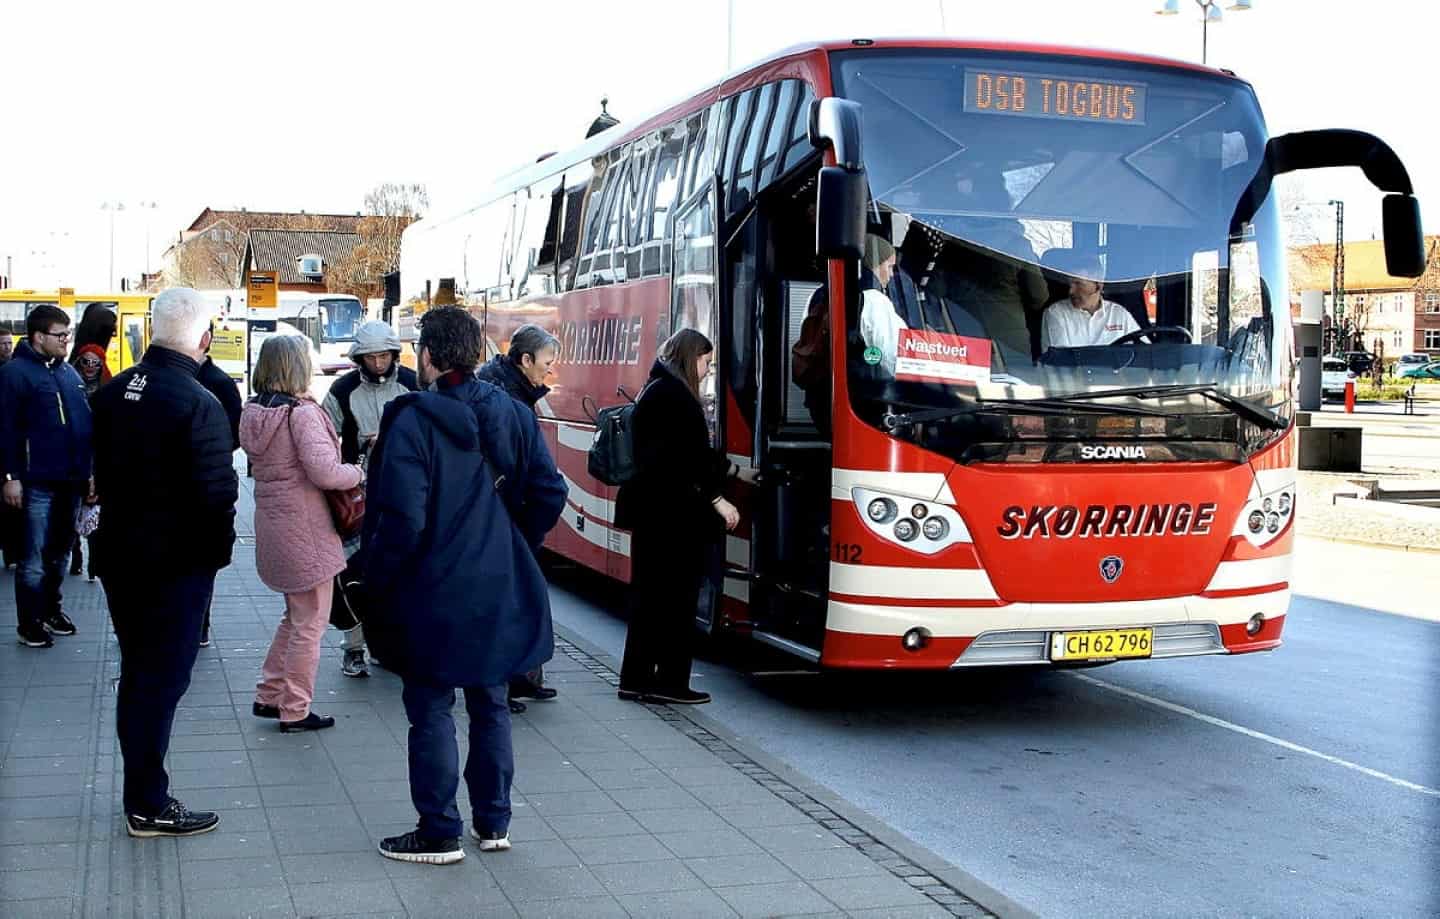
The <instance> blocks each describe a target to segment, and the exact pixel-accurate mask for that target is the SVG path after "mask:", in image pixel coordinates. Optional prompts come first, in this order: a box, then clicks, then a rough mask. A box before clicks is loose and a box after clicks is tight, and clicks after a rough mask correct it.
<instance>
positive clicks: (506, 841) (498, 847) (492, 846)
mask: <svg viewBox="0 0 1440 919" xmlns="http://www.w3.org/2000/svg"><path fill="white" fill-rule="evenodd" d="M470 838H471V839H473V840H475V844H476V845H478V846H479V847H480V851H481V852H508V851H510V837H509V836H508V835H507V836H505V837H503V838H501V839H482V838H481V837H480V834H479V833H477V832H475V828H474V827H471V828H470Z"/></svg>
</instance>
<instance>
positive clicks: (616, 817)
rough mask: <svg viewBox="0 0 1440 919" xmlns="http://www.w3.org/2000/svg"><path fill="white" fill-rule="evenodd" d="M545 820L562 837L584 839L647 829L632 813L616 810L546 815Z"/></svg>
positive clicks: (622, 834)
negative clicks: (605, 812) (602, 812)
mask: <svg viewBox="0 0 1440 919" xmlns="http://www.w3.org/2000/svg"><path fill="white" fill-rule="evenodd" d="M545 822H546V823H548V824H549V825H550V828H551V829H552V830H554V831H555V834H556V835H557V836H559V837H560V838H561V839H566V840H570V839H584V838H586V837H589V836H627V835H633V834H635V833H644V832H645V829H644V828H643V827H642V826H641V825H640V824H639V823H636V822H635V818H634V817H633V816H631V815H630V814H624V813H621V812H620V811H619V810H616V811H615V812H614V813H610V814H572V815H566V816H562V817H546V818H545Z"/></svg>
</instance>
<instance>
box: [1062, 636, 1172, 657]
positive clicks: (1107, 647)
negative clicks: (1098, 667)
mask: <svg viewBox="0 0 1440 919" xmlns="http://www.w3.org/2000/svg"><path fill="white" fill-rule="evenodd" d="M1152 631H1153V630H1151V629H1104V630H1101V631H1095V632H1051V633H1050V659H1051V660H1052V661H1113V660H1119V659H1121V658H1127V657H1149V656H1150V650H1151V648H1152V647H1153V646H1154V636H1153V634H1152Z"/></svg>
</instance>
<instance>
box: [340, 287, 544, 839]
mask: <svg viewBox="0 0 1440 919" xmlns="http://www.w3.org/2000/svg"><path fill="white" fill-rule="evenodd" d="M482 347H483V339H482V337H481V331H480V324H479V323H478V322H476V321H475V319H474V317H472V316H471V315H470V314H469V313H466V312H465V311H464V310H461V309H457V308H453V307H451V308H441V309H434V310H431V311H430V312H428V313H426V314H425V316H424V318H423V319H422V321H421V327H420V340H419V342H418V343H417V346H416V362H417V364H418V366H419V372H420V382H421V384H422V385H423V386H427V387H428V389H429V391H426V392H418V393H408V394H406V395H403V396H400V397H399V398H397V399H395V400H394V401H392V402H391V403H390V404H389V405H388V406H386V409H385V415H384V418H383V420H382V421H381V423H380V434H379V437H378V439H377V442H376V445H375V448H374V450H373V452H372V453H371V456H370V470H369V471H370V481H369V485H368V487H367V495H366V504H367V506H366V512H365V528H364V533H363V536H362V544H361V549H360V552H361V562H360V570H361V572H362V574H363V577H364V581H365V587H366V591H367V594H368V596H369V601H368V603H367V607H368V608H369V609H370V613H369V615H368V616H367V618H366V620H365V631H366V635H367V638H368V640H369V641H370V644H371V645H372V646H373V647H374V648H375V649H376V652H377V653H378V654H379V656H380V657H381V658H382V659H383V660H384V661H385V662H386V665H387V667H389V668H390V669H392V670H394V671H395V672H397V673H399V674H400V676H401V678H402V680H403V681H404V684H405V688H404V702H405V713H406V715H407V716H408V718H409V720H410V744H409V746H410V798H411V801H412V802H413V803H414V805H415V810H416V811H417V812H418V813H419V815H420V820H419V825H418V826H417V827H416V829H414V830H412V831H411V832H409V833H405V834H403V835H400V836H395V837H391V838H389V839H386V840H384V841H382V842H381V843H380V852H381V854H383V855H385V856H386V857H387V858H393V859H397V860H400V861H409V862H419V863H422V864H432V865H443V864H449V863H452V862H456V861H459V860H460V859H462V858H464V857H465V851H464V849H463V848H462V846H461V840H460V837H461V831H462V828H463V823H462V822H461V819H460V813H459V810H458V809H457V807H456V804H455V791H456V789H457V787H458V786H459V779H460V774H459V750H458V748H457V745H456V743H455V722H454V720H453V718H452V716H451V708H452V707H453V706H454V704H455V689H456V688H463V689H464V690H465V707H466V709H467V711H468V712H469V715H470V755H469V759H468V761H467V762H466V764H465V783H466V785H467V786H468V788H469V790H470V804H471V808H472V815H471V816H472V821H471V826H470V832H471V835H472V836H473V837H474V838H475V839H476V841H477V842H478V844H479V847H480V850H481V851H482V852H489V851H498V850H502V849H508V848H510V838H509V826H510V783H511V780H512V779H513V777H514V773H515V758H514V751H513V748H512V746H511V741H510V711H509V708H508V706H507V704H506V689H507V682H508V679H509V677H510V675H511V674H514V673H523V672H525V671H526V670H528V669H530V668H532V667H535V666H538V665H539V664H540V663H541V662H542V661H544V660H547V659H548V658H549V657H550V655H551V652H552V651H553V649H554V639H553V635H552V633H551V624H550V601H549V594H548V590H547V588H546V584H545V578H544V575H543V574H542V573H541V571H540V566H539V564H538V563H537V562H536V560H535V550H536V549H537V548H539V546H540V543H541V542H542V541H543V540H544V539H545V535H546V534H547V533H548V532H549V531H550V528H551V527H553V526H554V525H555V523H556V521H558V520H559V519H560V513H561V511H562V510H563V509H564V506H565V482H564V479H563V478H561V476H560V473H559V472H558V471H557V470H556V469H555V464H554V462H553V461H552V460H551V458H550V452H549V451H548V450H547V449H546V448H545V445H544V442H543V441H542V440H541V439H540V431H539V426H538V425H537V424H536V421H535V416H534V414H533V413H532V412H530V411H529V410H527V409H525V408H524V407H523V406H521V405H520V404H519V403H517V402H515V400H513V399H511V398H510V397H509V396H508V395H506V394H505V392H504V391H503V390H501V389H499V388H498V387H495V386H492V385H490V384H489V383H485V382H481V381H480V380H477V379H475V377H474V371H475V366H476V364H477V363H478V362H479V359H480V355H481V351H482Z"/></svg>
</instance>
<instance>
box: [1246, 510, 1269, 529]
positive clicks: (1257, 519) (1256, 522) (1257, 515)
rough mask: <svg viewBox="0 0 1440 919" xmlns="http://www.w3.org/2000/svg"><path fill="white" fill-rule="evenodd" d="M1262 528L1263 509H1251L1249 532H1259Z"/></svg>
mask: <svg viewBox="0 0 1440 919" xmlns="http://www.w3.org/2000/svg"><path fill="white" fill-rule="evenodd" d="M1264 529H1265V512H1264V511H1251V512H1250V532H1252V533H1259V532H1260V531H1262V530H1264Z"/></svg>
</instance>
